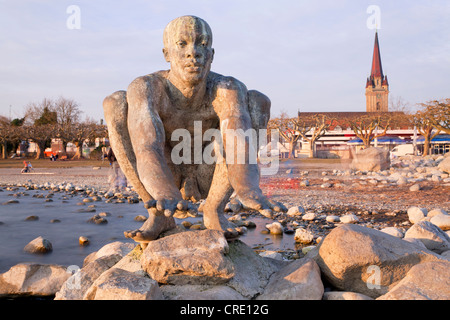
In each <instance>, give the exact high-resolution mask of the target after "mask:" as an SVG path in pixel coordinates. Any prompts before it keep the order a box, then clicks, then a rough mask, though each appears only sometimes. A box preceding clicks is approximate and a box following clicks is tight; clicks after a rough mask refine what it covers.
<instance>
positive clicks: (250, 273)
mask: <svg viewBox="0 0 450 320" xmlns="http://www.w3.org/2000/svg"><path fill="white" fill-rule="evenodd" d="M228 256H229V258H230V259H231V261H232V262H233V264H234V277H233V278H232V279H231V280H230V281H229V282H228V283H227V286H229V287H231V288H233V289H234V290H236V291H237V292H238V293H239V294H241V295H242V296H243V297H245V298H246V299H253V298H254V297H255V296H257V295H258V294H261V293H262V292H263V291H264V288H265V287H266V285H267V283H268V282H269V279H270V276H271V275H272V274H274V273H275V272H277V271H278V270H280V268H282V267H283V266H285V265H286V264H287V262H285V261H279V260H275V259H270V258H263V257H261V256H259V255H258V254H257V253H256V252H255V251H254V250H253V249H252V248H250V247H249V246H247V245H246V244H245V243H243V242H242V241H240V240H236V241H233V242H232V243H230V245H229V253H228Z"/></svg>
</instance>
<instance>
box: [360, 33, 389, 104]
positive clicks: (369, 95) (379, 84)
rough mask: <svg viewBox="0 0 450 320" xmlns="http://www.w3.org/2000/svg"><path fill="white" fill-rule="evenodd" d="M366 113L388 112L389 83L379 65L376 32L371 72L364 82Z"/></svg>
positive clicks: (378, 45) (376, 34)
mask: <svg viewBox="0 0 450 320" xmlns="http://www.w3.org/2000/svg"><path fill="white" fill-rule="evenodd" d="M366 111H367V112H388V111H389V83H388V79H387V76H385V75H384V74H383V66H382V64H381V54H380V44H379V43H378V32H376V33H375V45H374V48H373V57H372V70H371V73H370V76H369V78H367V82H366Z"/></svg>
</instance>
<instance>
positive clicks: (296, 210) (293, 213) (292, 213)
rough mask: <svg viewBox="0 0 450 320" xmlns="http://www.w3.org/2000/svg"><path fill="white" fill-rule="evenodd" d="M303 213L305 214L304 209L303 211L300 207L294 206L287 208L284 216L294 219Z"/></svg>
mask: <svg viewBox="0 0 450 320" xmlns="http://www.w3.org/2000/svg"><path fill="white" fill-rule="evenodd" d="M304 213H305V209H303V207H302V206H295V207H291V208H289V210H288V211H287V213H286V214H287V215H288V216H290V217H295V216H300V215H302V214H304Z"/></svg>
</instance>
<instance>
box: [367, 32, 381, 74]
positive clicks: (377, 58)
mask: <svg viewBox="0 0 450 320" xmlns="http://www.w3.org/2000/svg"><path fill="white" fill-rule="evenodd" d="M370 76H371V77H373V78H375V77H380V78H384V75H383V67H382V66H381V55H380V44H379V43H378V31H377V32H375V45H374V48H373V58H372V72H371V73H370Z"/></svg>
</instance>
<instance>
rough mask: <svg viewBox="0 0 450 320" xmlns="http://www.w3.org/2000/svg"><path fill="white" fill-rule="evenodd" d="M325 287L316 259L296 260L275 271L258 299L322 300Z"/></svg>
mask: <svg viewBox="0 0 450 320" xmlns="http://www.w3.org/2000/svg"><path fill="white" fill-rule="evenodd" d="M323 292H324V287H323V284H322V280H321V278H320V269H319V267H318V265H317V263H316V262H315V261H314V260H311V259H308V258H303V259H300V260H297V261H294V262H292V263H290V264H288V265H287V266H285V267H284V268H282V269H281V270H280V271H278V272H277V273H275V274H274V275H273V276H272V277H271V278H270V282H269V283H268V285H267V287H266V289H265V290H264V293H263V294H262V295H260V296H258V298H257V299H258V300H322V296H323Z"/></svg>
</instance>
